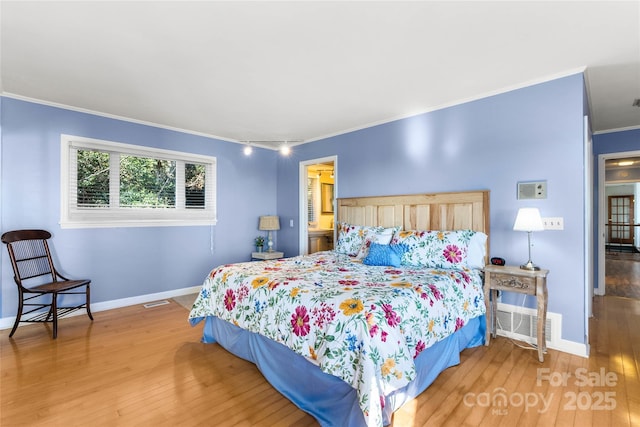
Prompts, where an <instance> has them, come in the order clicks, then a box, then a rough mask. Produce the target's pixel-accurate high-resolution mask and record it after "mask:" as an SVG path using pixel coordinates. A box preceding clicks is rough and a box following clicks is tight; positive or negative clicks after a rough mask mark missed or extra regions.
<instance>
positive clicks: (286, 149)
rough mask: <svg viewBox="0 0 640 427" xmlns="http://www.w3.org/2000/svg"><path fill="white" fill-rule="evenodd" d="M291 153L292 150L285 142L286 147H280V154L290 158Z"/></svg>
mask: <svg viewBox="0 0 640 427" xmlns="http://www.w3.org/2000/svg"><path fill="white" fill-rule="evenodd" d="M290 153H291V148H290V147H289V146H288V145H287V143H286V142H285V143H284V145H282V146H281V147H280V154H282V155H283V156H288V155H289V154H290Z"/></svg>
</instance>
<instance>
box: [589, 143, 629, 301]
mask: <svg viewBox="0 0 640 427" xmlns="http://www.w3.org/2000/svg"><path fill="white" fill-rule="evenodd" d="M598 169H599V177H598V188H600V189H603V190H602V191H600V196H599V200H598V202H599V203H598V205H599V207H598V218H599V221H598V222H599V224H598V239H599V244H598V271H599V273H598V288H597V292H596V293H597V294H599V295H609V296H619V297H625V298H634V299H640V250H639V248H640V233H639V231H640V224H637V222H638V220H637V219H638V218H640V212H639V211H638V209H640V205H639V204H638V203H636V199H637V197H639V196H640V152H626V153H612V154H608V155H600V156H599V168H598Z"/></svg>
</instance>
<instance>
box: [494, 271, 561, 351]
mask: <svg viewBox="0 0 640 427" xmlns="http://www.w3.org/2000/svg"><path fill="white" fill-rule="evenodd" d="M547 274H549V270H542V269H540V270H524V269H522V268H520V267H515V266H499V265H487V266H485V267H484V302H485V305H486V307H487V314H486V318H487V336H486V340H485V345H489V340H490V339H491V334H492V333H493V337H494V338H495V336H496V313H497V309H498V291H508V292H518V293H521V294H526V295H535V296H536V301H537V304H538V325H537V327H538V360H540V362H543V361H544V355H543V354H544V353H545V352H546V351H547V341H546V337H545V325H546V323H547ZM489 296H491V298H489Z"/></svg>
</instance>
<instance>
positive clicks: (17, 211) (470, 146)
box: [0, 74, 585, 344]
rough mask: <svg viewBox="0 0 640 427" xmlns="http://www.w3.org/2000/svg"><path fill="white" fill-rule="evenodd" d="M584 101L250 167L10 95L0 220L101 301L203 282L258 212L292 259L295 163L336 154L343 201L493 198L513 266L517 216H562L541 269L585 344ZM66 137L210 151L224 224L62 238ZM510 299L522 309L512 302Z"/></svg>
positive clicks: (191, 143) (218, 149) (227, 155)
mask: <svg viewBox="0 0 640 427" xmlns="http://www.w3.org/2000/svg"><path fill="white" fill-rule="evenodd" d="M584 96H585V95H584V81H583V76H582V75H581V74H577V75H573V76H569V77H565V78H561V79H558V80H554V81H550V82H547V83H543V84H538V85H535V86H531V87H527V88H524V89H519V90H516V91H512V92H509V93H505V94H501V95H496V96H492V97H488V98H484V99H481V100H477V101H473V102H469V103H466V104H462V105H458V106H455V107H451V108H446V109H442V110H438V111H434V112H430V113H426V114H422V115H419V116H415V117H411V118H407V119H404V120H398V121H395V122H391V123H387V124H383V125H379V126H374V127H370V128H366V129H362V130H359V131H355V132H350V133H347V134H343V135H339V136H335V137H332V138H327V139H324V140H320V141H315V142H312V143H308V144H303V145H300V146H296V147H294V148H293V152H292V154H291V155H290V156H289V157H286V158H284V157H280V156H279V155H278V154H277V153H276V152H273V151H268V150H261V149H256V150H254V154H253V155H252V156H251V157H248V158H247V157H245V156H244V155H243V154H242V146H240V145H238V144H234V143H230V142H225V141H220V140H215V139H210V138H205V137H200V136H194V135H191V134H186V133H180V132H174V131H169V130H164V129H159V128H154V127H150V126H144V125H139V124H134V123H129V122H125V121H118V120H113V119H108V118H104V117H97V116H93V115H88V114H83V113H78V112H73V111H67V110H64V109H58V108H53V107H47V106H42V105H38V104H33V103H28V102H24V101H17V100H14V99H10V98H2V105H1V110H0V111H1V117H2V121H1V125H2V158H1V168H2V169H1V171H0V172H1V174H2V196H1V198H0V209H1V213H2V217H1V221H2V223H1V224H0V225H1V226H2V230H8V229H14V228H22V227H45V228H49V229H51V230H52V231H53V232H54V236H55V244H56V248H57V251H58V256H59V258H60V260H61V262H62V265H63V266H64V269H65V271H69V272H73V273H74V274H75V275H81V276H89V277H91V278H92V279H93V281H94V288H93V290H92V292H93V300H94V301H109V300H115V299H119V298H126V297H130V296H136V295H144V294H149V293H156V292H162V291H166V290H172V289H180V288H184V287H189V286H195V285H198V284H200V283H202V279H203V277H204V275H206V274H207V272H208V271H209V270H210V269H211V268H212V267H213V266H215V265H218V264H221V263H227V262H235V261H242V260H246V259H248V255H249V252H251V250H252V240H253V237H255V235H257V233H258V232H257V230H256V228H257V217H258V216H259V215H262V214H266V213H275V212H277V214H278V215H280V216H281V225H282V229H281V230H280V231H279V232H278V233H276V235H277V239H278V242H277V247H278V249H279V250H284V251H285V253H287V255H294V254H296V253H298V251H299V248H298V223H299V222H298V220H299V218H298V209H299V208H298V206H299V201H298V182H299V177H298V174H299V163H300V161H305V160H310V159H315V158H320V157H326V156H332V155H337V156H338V173H337V178H338V183H337V185H336V191H337V196H338V197H349V196H364V195H375V194H379V195H385V194H409V193H428V192H442V191H462V190H472V189H489V190H491V218H490V219H491V255H492V256H502V257H504V258H506V259H507V262H509V263H510V264H519V263H522V262H524V261H526V259H527V243H526V242H527V240H526V235H525V234H524V233H521V232H514V231H513V230H512V226H513V221H514V220H515V216H516V212H517V210H518V208H520V207H524V206H535V207H538V208H540V211H541V213H542V215H543V216H554V217H555V216H562V217H564V219H565V230H563V231H555V232H554V231H548V232H542V233H536V234H534V237H533V241H534V245H535V246H534V248H533V260H534V261H535V262H536V263H537V264H539V265H541V266H542V267H544V268H548V269H550V271H551V273H550V275H549V310H550V311H552V312H558V313H561V314H562V315H563V325H562V338H563V339H566V340H570V341H574V342H577V343H581V344H582V343H584V341H585V340H584V336H585V326H584V295H585V289H584V288H585V285H584V283H585V281H584V277H583V271H584V257H583V252H584V251H583V245H584V236H583V228H584V225H583V215H584V210H585V206H584V200H583V197H582V195H583V194H584V188H583V187H584V183H583V125H582V123H583V108H584V105H585V102H584V101H585V100H584ZM61 133H66V134H72V135H79V136H85V137H90V138H98V139H106V140H112V141H117V142H124V143H130V144H139V145H149V146H154V147H159V148H165V149H172V150H183V151H190V152H194V153H200V154H206V155H212V156H216V157H217V159H218V218H219V222H218V225H217V226H215V227H164V228H126V229H77V230H69V229H65V230H62V229H60V227H59V225H58V220H59V210H60V209H59V208H60V206H59V205H60V194H59V189H58V187H59V179H60V178H59V177H60V170H59V168H60V158H59V157H60V155H59V150H60V148H59V146H60V134H61ZM532 180H546V181H547V185H548V197H547V199H544V200H533V201H521V200H517V197H516V185H517V182H519V181H532ZM26 194H28V195H29V196H26ZM290 219H293V220H294V223H295V227H293V228H290V227H289V226H288V224H289V220H290ZM211 247H213V250H211ZM5 252H6V250H4V251H3V252H2V313H1V316H2V317H7V316H12V315H14V314H15V308H14V306H15V299H16V293H15V290H14V288H15V286H14V285H13V283H12V280H11V272H10V270H11V269H10V266H9V263H8V260H7V257H6V255H5ZM504 301H505V302H507V303H512V304H517V305H520V304H523V300H522V296H520V295H515V294H512V295H505V298H504ZM524 304H525V305H526V306H529V307H533V306H534V305H535V301H534V300H533V299H532V298H528V299H527V300H526V301H524Z"/></svg>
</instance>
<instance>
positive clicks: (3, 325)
mask: <svg viewBox="0 0 640 427" xmlns="http://www.w3.org/2000/svg"><path fill="white" fill-rule="evenodd" d="M201 287H202V285H198V286H191V287H189V288H182V289H174V290H171V291H165V292H158V293H155V294H147V295H138V296H135V297H129V298H121V299H117V300H112V301H103V302H96V303H92V304H91V312H92V313H98V312H100V311H105V310H113V309H114V308H122V307H128V306H131V305H136V304H145V303H148V302H150V301H156V300H160V299H165V298H173V297H178V296H181V295H189V294H193V293H196V292H199V291H200V288H201ZM80 315H86V311H84V310H78V311H76V312H74V313H71V314H70V315H69V316H67V317H71V316H80ZM15 320H16V318H15V316H11V317H3V318H0V329H9V328H12V327H13V323H14V322H15ZM24 325H25V324H24V323H22V324H21V326H24Z"/></svg>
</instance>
